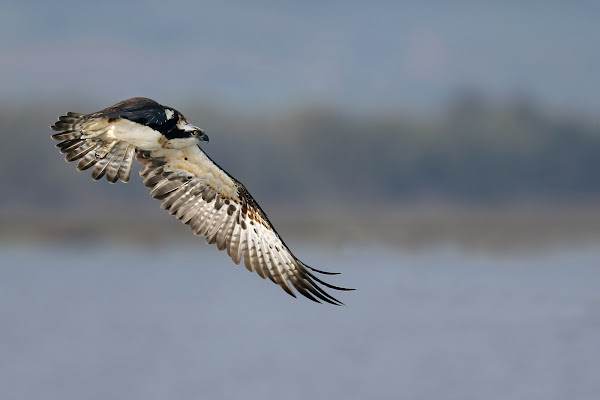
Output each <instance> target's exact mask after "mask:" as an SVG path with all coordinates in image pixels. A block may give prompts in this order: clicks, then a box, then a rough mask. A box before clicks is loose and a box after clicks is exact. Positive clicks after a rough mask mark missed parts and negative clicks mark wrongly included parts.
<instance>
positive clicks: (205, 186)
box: [51, 97, 353, 305]
mask: <svg viewBox="0 0 600 400" xmlns="http://www.w3.org/2000/svg"><path fill="white" fill-rule="evenodd" d="M51 128H52V129H53V130H55V131H60V133H57V134H54V135H52V138H53V139H55V140H58V141H60V143H58V144H57V145H56V146H57V147H58V148H59V149H60V151H61V153H64V154H66V161H68V162H71V161H77V169H78V170H79V171H83V170H86V169H89V168H91V169H92V178H93V179H95V180H98V179H101V178H102V177H104V176H106V179H107V180H108V181H109V182H111V183H114V182H116V181H117V180H121V181H123V182H127V181H128V180H129V175H130V172H131V165H132V162H133V158H134V156H135V157H136V158H137V160H138V161H139V162H141V163H142V164H143V167H142V169H141V171H140V175H141V176H142V178H143V179H144V185H145V186H146V187H148V188H150V190H151V191H150V195H151V196H152V197H153V198H155V199H158V200H161V201H162V204H161V208H162V209H164V210H167V211H169V213H170V214H171V215H175V217H177V218H178V219H180V220H181V222H183V223H185V224H187V225H189V227H190V228H191V229H192V231H193V232H194V233H195V234H196V235H199V236H204V237H205V238H206V243H208V244H216V245H217V248H218V249H219V250H225V249H227V254H228V255H229V256H230V257H231V259H232V260H233V262H234V263H235V264H236V265H237V264H239V263H240V261H241V260H242V258H243V259H244V265H245V266H246V268H247V269H248V270H249V271H250V272H253V271H256V273H257V274H258V275H260V276H261V277H262V278H263V279H265V278H267V277H268V278H269V279H271V280H272V281H273V282H275V283H276V284H278V285H279V286H280V287H281V288H283V289H284V290H285V291H286V292H287V293H289V294H290V295H292V296H294V297H296V295H295V294H294V292H293V291H292V288H291V287H292V286H293V287H294V288H295V289H296V290H297V291H298V292H299V293H300V294H302V295H304V296H305V297H307V298H309V299H311V300H313V301H316V302H319V303H320V301H319V300H321V301H325V302H327V303H331V304H336V305H341V304H343V303H341V302H340V301H339V300H337V299H335V298H334V297H332V296H331V295H329V294H328V293H327V292H325V290H323V289H322V288H321V287H320V285H323V286H326V287H328V288H331V289H336V290H353V289H347V288H342V287H337V286H334V285H331V284H329V283H326V282H324V281H322V280H321V279H319V278H318V277H316V276H315V275H314V274H313V272H317V273H321V274H327V275H335V274H336V273H331V272H325V271H320V270H318V269H315V268H311V267H309V266H308V265H306V264H304V263H303V262H302V261H300V260H299V259H297V258H296V257H295V256H294V255H293V254H292V252H291V251H290V249H289V248H288V247H287V245H286V244H285V243H284V242H283V240H282V239H281V237H280V236H279V234H278V233H277V232H276V231H275V228H273V225H272V224H271V222H270V221H269V219H268V218H267V215H266V214H265V213H264V211H263V210H262V209H261V208H260V206H259V205H258V204H257V203H256V201H254V199H253V198H252V196H251V195H250V193H248V191H247V190H246V188H245V187H244V185H242V184H241V183H240V182H239V181H237V180H236V179H235V178H233V177H232V176H231V175H229V174H228V173H227V172H225V171H224V170H223V169H221V168H220V167H219V166H218V165H217V164H215V163H214V162H213V161H212V160H211V159H210V158H209V157H208V156H207V155H206V154H205V153H204V151H202V149H201V148H200V146H199V144H200V142H202V141H205V142H208V136H206V134H205V133H204V131H203V130H202V129H200V128H198V127H197V126H195V125H192V124H190V123H189V122H188V121H187V120H186V118H185V117H184V116H183V115H182V114H181V113H180V112H179V111H177V110H175V109H174V108H171V107H166V106H162V105H160V104H158V103H157V102H155V101H154V100H151V99H147V98H143V97H134V98H131V99H128V100H124V101H122V102H120V103H117V104H115V105H113V106H111V107H108V108H106V109H104V110H102V111H98V112H95V113H93V114H87V115H86V114H78V113H73V112H69V113H67V115H66V116H61V117H59V120H58V121H57V122H56V123H55V124H54V125H53V126H52V127H51ZM311 271H312V272H311Z"/></svg>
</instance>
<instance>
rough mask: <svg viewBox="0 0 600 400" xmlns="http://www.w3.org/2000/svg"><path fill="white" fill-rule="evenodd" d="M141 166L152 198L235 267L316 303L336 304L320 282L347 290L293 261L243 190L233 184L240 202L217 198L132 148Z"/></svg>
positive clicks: (160, 161) (179, 172)
mask: <svg viewBox="0 0 600 400" xmlns="http://www.w3.org/2000/svg"><path fill="white" fill-rule="evenodd" d="M137 159H138V161H140V162H141V163H142V164H144V167H143V168H142V170H141V171H140V175H141V176H142V178H144V184H145V185H146V187H148V188H150V190H151V191H150V194H151V196H152V197H153V198H155V199H158V200H161V201H162V204H161V208H163V209H165V210H167V211H169V213H170V214H171V215H175V217H176V218H178V219H179V220H181V222H183V223H185V224H187V225H189V227H190V228H191V229H192V231H194V233H195V234H196V235H199V236H204V237H205V238H206V242H207V243H208V244H216V246H217V248H218V249H219V250H225V249H226V250H227V254H228V255H229V256H230V257H231V259H232V260H233V262H234V263H235V264H236V265H237V264H239V263H240V261H241V260H242V258H243V259H244V265H245V266H246V268H247V269H248V270H249V271H250V272H253V271H256V272H257V274H258V275H260V276H261V277H262V278H263V279H265V278H269V279H270V280H271V281H273V282H275V283H276V284H278V285H279V286H280V287H281V288H282V289H283V290H285V291H286V292H287V293H289V294H290V295H291V296H294V297H296V295H295V294H294V292H293V290H292V287H293V288H295V289H296V290H297V291H298V292H299V293H300V294H302V295H303V296H305V297H307V298H309V299H311V300H313V301H316V302H321V301H324V302H327V303H331V304H336V305H341V304H342V303H341V302H340V301H339V300H337V299H335V298H334V297H332V296H331V295H329V294H328V293H327V292H325V290H323V289H322V288H321V287H320V285H323V286H325V287H328V288H331V289H336V290H352V289H346V288H341V287H337V286H334V285H331V284H329V283H326V282H323V281H322V280H321V279H319V278H317V277H316V276H315V275H314V274H313V273H312V272H311V271H309V269H310V270H313V271H317V272H320V271H318V270H314V269H312V268H310V267H308V266H307V265H306V264H304V263H302V262H301V261H300V260H298V259H297V258H296V257H295V256H294V255H293V254H292V253H291V251H290V250H289V248H288V247H287V246H286V245H285V243H283V241H282V240H281V238H280V237H279V235H278V234H277V232H276V231H275V229H273V227H272V225H271V223H270V222H269V220H268V219H267V217H266V215H265V214H264V212H263V211H262V210H261V209H260V207H259V206H258V204H257V203H256V202H255V201H254V199H253V198H252V196H250V194H249V193H248V191H247V190H246V189H245V188H244V187H243V186H242V185H241V184H239V183H238V185H239V186H238V194H239V195H240V199H241V201H240V202H236V201H233V200H232V199H230V198H225V197H223V196H221V195H220V194H219V193H218V192H217V191H216V190H215V189H213V188H211V187H209V186H207V185H205V184H204V181H203V180H202V179H201V178H199V177H196V176H194V175H193V174H191V173H190V172H188V171H184V170H165V164H166V162H165V160H164V159H162V158H153V157H151V156H150V154H149V153H148V152H138V153H137Z"/></svg>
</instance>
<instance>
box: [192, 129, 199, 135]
mask: <svg viewBox="0 0 600 400" xmlns="http://www.w3.org/2000/svg"><path fill="white" fill-rule="evenodd" d="M199 133H200V132H199V131H197V130H195V131H193V132H192V135H194V136H196V135H197V134H199Z"/></svg>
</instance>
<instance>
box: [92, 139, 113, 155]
mask: <svg viewBox="0 0 600 400" xmlns="http://www.w3.org/2000/svg"><path fill="white" fill-rule="evenodd" d="M117 142H118V140H113V141H112V142H110V143H109V144H107V145H106V146H104V147H102V149H101V150H100V151H96V154H95V156H96V159H97V160H100V159H102V158H104V157H106V155H107V154H108V153H110V152H111V151H112V149H113V148H114V147H115V145H116V144H117Z"/></svg>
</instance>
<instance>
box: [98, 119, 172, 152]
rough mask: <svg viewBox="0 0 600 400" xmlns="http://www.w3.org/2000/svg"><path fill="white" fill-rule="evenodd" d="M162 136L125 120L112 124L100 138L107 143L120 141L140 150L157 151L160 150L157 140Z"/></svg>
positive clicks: (150, 129)
mask: <svg viewBox="0 0 600 400" xmlns="http://www.w3.org/2000/svg"><path fill="white" fill-rule="evenodd" d="M162 136H163V135H162V134H161V133H160V132H158V131H155V130H154V129H152V128H149V127H147V126H144V125H140V124H138V123H136V122H132V121H129V120H127V119H120V120H118V121H115V122H113V123H112V124H111V125H110V126H109V127H108V129H107V130H106V132H105V133H104V134H103V135H102V136H101V138H102V139H103V140H105V141H107V142H111V141H112V140H122V141H124V142H127V143H130V144H132V145H134V146H135V147H137V148H138V149H140V150H150V151H152V150H157V149H160V148H161V144H160V142H159V139H160V138H161V137H162Z"/></svg>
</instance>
